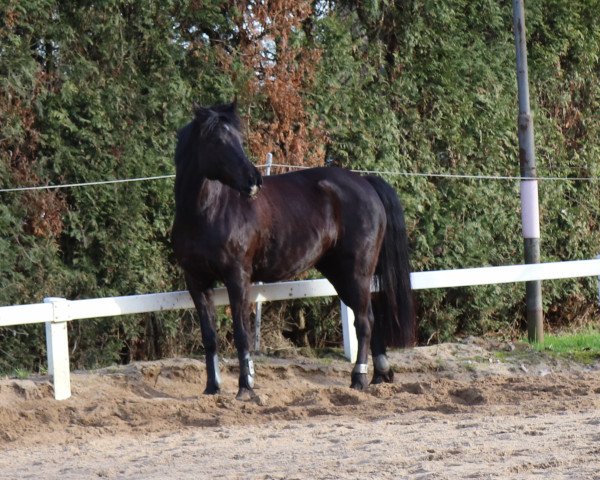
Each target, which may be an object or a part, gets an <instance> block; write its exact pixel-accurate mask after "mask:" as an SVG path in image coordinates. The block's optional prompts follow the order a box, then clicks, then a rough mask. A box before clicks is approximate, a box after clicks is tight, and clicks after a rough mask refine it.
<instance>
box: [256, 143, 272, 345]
mask: <svg viewBox="0 0 600 480" xmlns="http://www.w3.org/2000/svg"><path fill="white" fill-rule="evenodd" d="M271 165H273V154H272V153H267V166H266V168H265V176H267V177H268V176H269V175H271ZM258 284H259V285H262V282H258ZM261 317H262V302H256V315H255V316H254V351H255V352H258V351H259V350H260V326H261V323H262V318H261Z"/></svg>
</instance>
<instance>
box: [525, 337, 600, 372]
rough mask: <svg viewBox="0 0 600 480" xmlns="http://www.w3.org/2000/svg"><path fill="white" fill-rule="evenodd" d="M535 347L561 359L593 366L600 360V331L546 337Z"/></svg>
mask: <svg viewBox="0 0 600 480" xmlns="http://www.w3.org/2000/svg"><path fill="white" fill-rule="evenodd" d="M533 347H534V348H535V349H536V350H538V351H541V352H548V353H552V354H554V355H557V356H559V357H563V358H570V359H572V360H576V361H577V362H581V363H585V364H591V363H595V362H597V361H598V360H600V331H598V330H587V331H583V332H579V333H573V334H567V335H546V336H545V338H544V342H543V343H538V344H534V345H533Z"/></svg>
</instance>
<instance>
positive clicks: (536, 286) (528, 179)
mask: <svg viewBox="0 0 600 480" xmlns="http://www.w3.org/2000/svg"><path fill="white" fill-rule="evenodd" d="M513 17H514V30H515V32H514V33H515V49H516V56H517V87H518V89H517V90H518V96H519V121H518V123H519V125H518V133H519V135H518V136H519V162H520V171H521V177H522V180H521V223H522V227H523V241H524V247H525V263H533V264H535V263H540V214H539V205H538V184H537V170H536V162H535V145H534V136H533V116H532V114H531V108H530V106H529V76H528V72H527V45H526V37H525V5H524V0H513ZM525 290H526V292H525V294H526V305H527V336H528V338H529V341H530V342H540V343H541V342H543V341H544V312H543V309H542V308H543V307H542V282H541V281H540V280H536V281H532V282H526V283H525Z"/></svg>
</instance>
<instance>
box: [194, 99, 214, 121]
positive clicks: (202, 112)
mask: <svg viewBox="0 0 600 480" xmlns="http://www.w3.org/2000/svg"><path fill="white" fill-rule="evenodd" d="M210 113H211V110H210V108H206V107H203V106H201V105H198V104H197V103H195V104H194V115H195V117H196V118H197V119H198V120H204V119H206V118H208V117H209V116H210Z"/></svg>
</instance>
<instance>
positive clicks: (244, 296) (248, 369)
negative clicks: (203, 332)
mask: <svg viewBox="0 0 600 480" xmlns="http://www.w3.org/2000/svg"><path fill="white" fill-rule="evenodd" d="M225 285H226V286H227V292H228V293H229V304H230V305H231V314H232V317H233V339H234V342H235V347H236V349H237V353H238V361H239V364H240V377H239V390H238V394H237V397H236V398H237V399H238V400H249V399H251V398H253V397H254V396H255V394H254V390H253V388H254V363H253V362H252V359H251V358H250V348H249V345H250V339H249V335H248V332H249V330H250V306H251V305H250V301H249V294H250V275H249V274H248V273H247V272H245V271H240V272H238V273H237V274H236V275H234V276H232V277H231V278H230V279H229V281H227V282H226V284H225Z"/></svg>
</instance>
